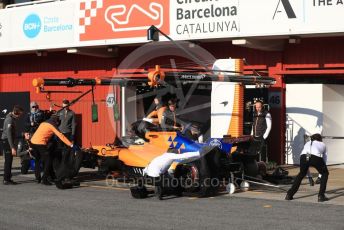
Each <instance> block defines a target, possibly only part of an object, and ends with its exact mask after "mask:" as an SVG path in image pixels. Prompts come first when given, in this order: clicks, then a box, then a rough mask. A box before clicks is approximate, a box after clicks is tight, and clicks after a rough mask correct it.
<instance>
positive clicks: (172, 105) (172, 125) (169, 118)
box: [161, 99, 181, 130]
mask: <svg viewBox="0 0 344 230" xmlns="http://www.w3.org/2000/svg"><path fill="white" fill-rule="evenodd" d="M176 108H177V103H176V101H175V100H172V99H171V100H169V101H168V107H167V109H166V110H165V112H164V113H163V115H162V119H161V128H163V129H174V130H177V129H179V130H181V125H180V124H179V123H178V121H177V114H176Z"/></svg>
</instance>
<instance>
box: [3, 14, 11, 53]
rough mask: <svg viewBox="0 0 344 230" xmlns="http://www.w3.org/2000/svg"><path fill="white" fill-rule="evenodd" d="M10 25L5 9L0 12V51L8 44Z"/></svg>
mask: <svg viewBox="0 0 344 230" xmlns="http://www.w3.org/2000/svg"><path fill="white" fill-rule="evenodd" d="M10 33H11V25H10V18H9V17H8V13H7V12H6V11H5V12H3V13H1V14H0V52H1V49H6V47H9V46H10V37H11V35H10Z"/></svg>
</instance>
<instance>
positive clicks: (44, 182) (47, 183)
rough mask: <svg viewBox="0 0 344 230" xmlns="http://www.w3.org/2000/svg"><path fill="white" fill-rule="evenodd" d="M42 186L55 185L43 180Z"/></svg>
mask: <svg viewBox="0 0 344 230" xmlns="http://www.w3.org/2000/svg"><path fill="white" fill-rule="evenodd" d="M42 184H44V185H53V184H52V183H51V182H50V181H48V180H43V181H42Z"/></svg>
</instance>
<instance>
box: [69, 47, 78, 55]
mask: <svg viewBox="0 0 344 230" xmlns="http://www.w3.org/2000/svg"><path fill="white" fill-rule="evenodd" d="M77 52H78V49H75V48H72V49H67V53H69V54H75V53H77Z"/></svg>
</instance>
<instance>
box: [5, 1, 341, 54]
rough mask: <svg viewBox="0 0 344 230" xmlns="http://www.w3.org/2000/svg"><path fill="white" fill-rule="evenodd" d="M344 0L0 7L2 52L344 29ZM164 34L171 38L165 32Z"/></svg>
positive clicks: (301, 33) (66, 4) (144, 2)
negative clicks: (154, 38)
mask: <svg viewBox="0 0 344 230" xmlns="http://www.w3.org/2000/svg"><path fill="white" fill-rule="evenodd" d="M343 1H344V0H264V1H253V0H202V1H201V0H131V1H127V0H117V1H113V0H93V1H89V0H74V1H56V2H49V3H44V4H36V5H29V6H21V7H15V8H9V9H2V10H0V23H1V24H2V27H3V28H2V29H0V31H1V34H2V37H0V41H1V42H0V53H1V52H10V51H24V50H37V49H53V48H68V47H82V46H96V45H112V44H114V45H116V44H130V43H145V42H147V29H148V28H149V27H150V26H151V25H155V26H156V27H157V28H159V29H160V30H161V31H163V32H164V33H166V34H167V35H169V36H170V37H171V38H172V39H174V40H195V39H197V40H199V39H217V38H228V39H233V38H246V37H257V36H280V35H285V36H290V35H305V34H319V33H324V34H326V33H328V34H329V33H336V34H337V35H338V34H340V33H344V24H343V23H341V19H342V18H343V15H344V3H343ZM160 39H161V40H166V38H164V36H163V35H160Z"/></svg>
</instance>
